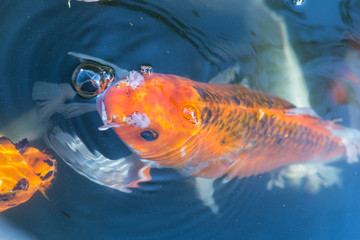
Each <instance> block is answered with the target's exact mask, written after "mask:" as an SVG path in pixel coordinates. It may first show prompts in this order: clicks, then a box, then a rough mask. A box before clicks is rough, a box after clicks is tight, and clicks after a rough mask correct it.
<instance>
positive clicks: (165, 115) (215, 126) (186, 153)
mask: <svg viewBox="0 0 360 240" xmlns="http://www.w3.org/2000/svg"><path fill="white" fill-rule="evenodd" d="M97 107H98V111H99V113H100V115H101V118H102V120H103V122H104V124H105V125H104V126H103V127H102V128H101V129H107V128H109V127H113V129H114V130H115V132H116V133H117V135H118V136H119V137H120V138H121V139H122V140H123V141H124V142H125V143H126V144H127V145H128V146H129V148H130V149H131V150H132V151H133V152H134V153H135V154H137V155H138V156H139V157H140V158H141V159H145V160H149V161H151V162H156V164H157V165H159V166H166V167H171V168H176V169H178V170H180V172H182V173H184V174H186V175H192V176H199V177H206V178H216V177H220V176H222V175H225V174H226V175H227V176H228V177H229V178H232V177H247V176H252V175H256V174H260V173H264V172H268V171H271V170H273V169H276V168H279V167H281V166H285V165H289V164H292V163H303V162H311V161H316V162H331V161H334V160H336V159H339V158H341V157H344V156H345V157H347V158H348V161H350V162H354V161H357V154H358V152H359V141H358V140H359V139H358V135H357V134H355V135H356V138H355V140H354V139H347V138H348V137H347V136H348V135H349V134H348V132H349V130H348V129H346V128H343V127H341V126H338V125H336V124H335V123H334V122H332V121H324V120H322V119H321V118H319V117H317V116H316V115H315V113H313V111H311V110H310V109H297V108H296V107H295V106H294V105H292V104H291V103H289V102H287V101H285V100H283V99H281V98H279V97H276V96H273V95H269V94H266V93H263V92H259V91H255V90H251V89H249V88H247V87H245V86H242V85H239V84H236V85H235V84H234V85H232V84H226V85H225V84H210V83H199V82H195V81H191V80H189V79H187V78H184V77H180V76H175V75H169V74H155V73H154V74H151V75H148V76H142V75H140V74H139V73H136V72H131V73H130V75H129V77H127V78H126V79H125V80H124V79H122V80H118V81H116V82H115V83H114V84H112V85H111V86H109V87H108V88H107V90H106V91H105V92H104V93H103V94H102V95H101V96H100V97H99V98H98V99H97ZM354 131H356V130H354Z"/></svg>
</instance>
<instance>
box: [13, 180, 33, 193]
mask: <svg viewBox="0 0 360 240" xmlns="http://www.w3.org/2000/svg"><path fill="white" fill-rule="evenodd" d="M28 188H29V182H28V180H26V179H25V178H22V179H21V180H20V181H18V182H17V183H16V185H15V186H14V187H13V189H12V190H13V191H19V190H22V191H26V190H28Z"/></svg>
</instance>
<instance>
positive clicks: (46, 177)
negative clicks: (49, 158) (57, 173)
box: [40, 171, 54, 181]
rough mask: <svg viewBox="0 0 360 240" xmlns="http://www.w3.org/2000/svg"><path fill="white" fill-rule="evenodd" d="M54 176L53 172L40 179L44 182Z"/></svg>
mask: <svg viewBox="0 0 360 240" xmlns="http://www.w3.org/2000/svg"><path fill="white" fill-rule="evenodd" d="M53 174H54V172H53V171H49V172H48V173H47V174H46V175H45V176H43V177H40V178H41V180H43V181H44V180H45V179H48V178H49V177H51V176H52V175H53Z"/></svg>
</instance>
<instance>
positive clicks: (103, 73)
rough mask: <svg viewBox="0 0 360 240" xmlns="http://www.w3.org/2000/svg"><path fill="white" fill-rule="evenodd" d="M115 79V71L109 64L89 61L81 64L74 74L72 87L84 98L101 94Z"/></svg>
mask: <svg viewBox="0 0 360 240" xmlns="http://www.w3.org/2000/svg"><path fill="white" fill-rule="evenodd" d="M114 79H115V71H114V70H113V69H112V68H110V67H107V66H102V65H99V64H97V63H93V62H87V63H82V64H80V65H79V66H78V67H77V68H76V69H75V70H74V73H73V75H72V87H73V88H74V90H75V92H76V93H77V94H78V95H79V96H81V97H84V98H94V97H96V96H98V95H99V94H101V93H102V92H103V91H104V90H105V89H106V87H107V86H108V85H109V84H110V83H112V82H113V81H114Z"/></svg>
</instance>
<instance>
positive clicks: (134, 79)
mask: <svg viewBox="0 0 360 240" xmlns="http://www.w3.org/2000/svg"><path fill="white" fill-rule="evenodd" d="M126 80H127V81H126V83H127V85H128V86H130V87H131V88H132V89H135V88H137V87H138V86H141V85H143V84H144V81H145V80H144V76H143V75H141V74H140V73H138V72H137V71H130V73H129V76H127V77H126Z"/></svg>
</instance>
